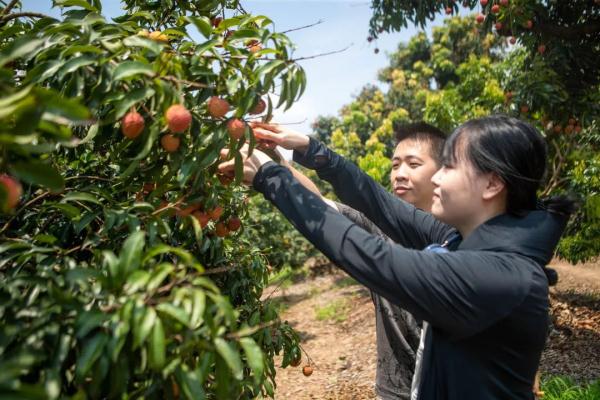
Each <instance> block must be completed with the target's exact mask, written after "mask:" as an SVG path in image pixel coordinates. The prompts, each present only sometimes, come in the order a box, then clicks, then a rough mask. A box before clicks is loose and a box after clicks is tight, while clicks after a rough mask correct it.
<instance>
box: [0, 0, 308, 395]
mask: <svg viewBox="0 0 600 400" xmlns="http://www.w3.org/2000/svg"><path fill="white" fill-rule="evenodd" d="M0 4H1V5H2V8H1V9H0V172H1V173H2V175H1V177H0V178H1V179H0V204H1V205H2V214H1V216H0V235H1V244H0V315H2V324H1V326H0V369H1V370H2V374H1V376H0V392H2V395H3V396H8V397H12V398H40V399H55V398H59V397H61V398H62V397H74V398H125V397H126V398H139V397H144V398H156V399H169V398H181V397H183V398H193V399H202V398H221V399H232V398H254V397H257V396H259V395H261V394H263V395H270V396H273V391H274V388H273V386H274V375H275V368H274V362H273V357H274V356H275V354H278V353H281V352H282V351H283V353H284V357H283V365H284V366H286V365H288V364H289V363H290V362H292V361H296V360H298V359H299V357H300V352H299V348H298V337H297V336H296V334H295V333H294V332H293V330H292V329H291V328H290V327H289V325H287V323H281V322H280V321H279V319H278V316H277V313H276V309H275V307H274V306H273V305H271V304H269V303H268V302H267V303H264V302H262V301H261V300H260V298H261V294H262V291H263V288H264V287H265V285H266V282H267V268H266V263H265V259H264V256H263V255H262V253H261V252H260V251H259V249H258V248H257V247H256V246H255V244H254V243H252V242H250V241H249V240H246V239H244V238H243V237H241V236H240V235H239V233H238V232H239V231H241V230H243V229H244V228H243V223H244V222H243V221H245V220H246V216H247V211H246V201H247V193H246V191H245V190H244V189H242V188H240V187H238V186H237V185H235V184H231V179H232V177H223V176H217V175H216V174H215V171H216V164H217V163H218V161H219V152H220V150H221V149H222V148H223V147H224V146H229V147H230V148H232V149H233V151H232V152H231V155H230V156H231V157H235V158H236V161H238V168H237V170H236V175H237V177H236V178H237V179H238V180H239V179H240V177H241V163H240V162H239V161H241V156H240V154H239V151H238V149H239V148H240V147H241V146H242V144H244V143H245V142H249V143H250V145H251V146H253V145H254V144H255V143H254V138H253V135H252V132H251V130H250V129H248V128H247V126H246V122H245V121H246V120H247V119H248V118H258V117H259V116H261V115H264V116H266V117H268V115H270V114H271V112H272V109H273V107H275V106H281V107H284V108H287V107H289V106H291V104H292V103H293V102H294V101H295V100H296V99H297V98H298V96H299V95H301V93H302V91H303V89H304V86H305V76H304V72H303V70H302V69H301V68H300V67H299V66H298V64H297V63H296V62H295V60H293V59H291V58H290V56H289V54H290V50H291V43H290V41H289V39H288V38H287V37H286V36H285V35H283V34H281V33H277V32H274V31H273V30H272V22H271V21H270V20H269V18H267V17H265V16H254V15H249V14H247V13H246V12H245V11H244V10H243V9H242V7H241V6H240V5H239V2H238V1H225V0H215V1H208V2H207V1H204V0H202V1H164V2H147V1H138V0H126V1H123V7H124V10H125V13H124V15H122V16H120V17H118V18H115V19H113V21H108V20H106V18H104V17H103V16H102V4H101V2H100V1H99V0H89V1H84V0H55V1H54V5H55V6H57V7H61V9H62V16H61V18H59V19H55V18H51V17H47V16H44V15H41V14H38V13H31V12H27V11H26V10H21V9H20V8H19V7H20V6H19V2H18V1H10V2H6V1H2V2H0ZM192 32H197V33H198V34H199V35H200V37H201V38H202V39H201V40H200V41H198V42H197V41H195V40H194V39H193V38H192V37H191V36H190V33H192ZM276 87H277V88H278V89H277V93H278V94H279V95H280V101H279V103H278V104H272V103H271V100H270V96H269V94H271V93H274V92H275V88H276Z"/></svg>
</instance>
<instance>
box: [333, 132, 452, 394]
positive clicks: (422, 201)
mask: <svg viewBox="0 0 600 400" xmlns="http://www.w3.org/2000/svg"><path fill="white" fill-rule="evenodd" d="M394 131H395V135H396V143H397V144H396V148H395V150H394V155H393V156H392V171H391V173H390V181H391V188H392V191H393V193H394V194H395V195H396V196H398V197H399V198H401V199H403V200H405V201H406V202H408V203H411V204H412V205H414V206H415V207H417V208H420V209H422V210H424V211H427V212H430V211H431V204H432V201H433V189H434V185H433V183H432V182H431V177H432V176H433V174H434V173H435V172H436V171H437V170H438V169H439V168H440V157H441V152H442V148H443V146H444V141H445V138H446V135H445V134H444V132H442V131H441V130H439V129H437V128H435V127H434V126H431V125H429V124H426V123H423V122H421V123H415V124H410V125H404V126H397V127H394ZM336 205H337V208H338V210H339V211H340V213H342V214H343V215H345V216H346V217H348V218H349V219H351V220H352V221H354V222H355V223H357V224H359V225H361V226H362V227H363V228H365V229H366V230H368V231H370V232H371V233H376V234H378V235H380V236H385V235H384V234H383V232H381V231H380V230H379V228H378V227H377V226H375V224H374V223H373V222H371V221H369V220H368V219H367V218H366V217H364V215H362V214H361V213H359V212H358V211H356V210H354V209H352V208H350V207H348V206H346V205H343V204H339V203H338V204H336ZM388 240H390V239H388ZM371 298H372V299H373V304H374V305H375V319H376V324H375V331H376V337H377V372H376V379H375V392H376V393H377V396H378V398H379V399H381V400H392V399H394V400H395V399H402V400H404V399H409V398H410V389H411V381H412V377H413V374H414V371H415V361H416V354H417V349H418V347H419V339H420V335H421V321H417V320H416V319H415V318H414V317H413V316H412V315H411V314H410V313H409V312H408V311H405V310H403V309H402V308H400V307H398V306H396V305H394V304H392V303H390V302H389V301H388V300H386V299H384V298H383V297H381V296H379V295H378V294H376V293H374V292H371Z"/></svg>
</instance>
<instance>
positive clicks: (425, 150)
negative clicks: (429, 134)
mask: <svg viewBox="0 0 600 400" xmlns="http://www.w3.org/2000/svg"><path fill="white" fill-rule="evenodd" d="M437 169H438V165H437V164H436V162H435V160H434V158H433V157H432V156H431V146H430V144H429V143H428V142H426V141H421V140H414V139H405V140H403V141H401V142H400V143H398V145H397V146H396V150H395V151H394V156H393V158H392V172H391V174H390V179H391V182H392V191H393V193H394V194H395V195H396V196H398V197H400V198H401V199H402V200H405V201H407V202H409V203H411V204H413V205H414V206H415V207H417V208H420V209H422V210H425V211H431V202H432V198H433V189H434V185H433V183H432V182H431V177H432V176H433V174H434V173H435V172H436V171H437Z"/></svg>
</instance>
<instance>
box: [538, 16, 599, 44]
mask: <svg viewBox="0 0 600 400" xmlns="http://www.w3.org/2000/svg"><path fill="white" fill-rule="evenodd" d="M534 31H536V32H539V33H541V34H542V35H546V36H553V37H557V38H561V39H566V40H578V39H581V37H582V36H588V35H593V34H595V33H600V20H590V21H587V22H586V23H583V24H579V25H573V26H560V25H554V24H550V23H545V22H541V23H539V24H538V25H534Z"/></svg>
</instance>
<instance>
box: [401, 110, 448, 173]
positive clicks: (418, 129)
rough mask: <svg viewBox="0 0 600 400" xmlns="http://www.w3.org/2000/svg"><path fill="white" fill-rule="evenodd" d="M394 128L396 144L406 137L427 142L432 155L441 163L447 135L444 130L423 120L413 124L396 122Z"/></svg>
mask: <svg viewBox="0 0 600 400" xmlns="http://www.w3.org/2000/svg"><path fill="white" fill-rule="evenodd" d="M393 128H394V135H395V137H396V145H398V143H400V142H402V141H403V140H406V139H412V140H417V141H423V142H427V143H428V144H429V149H430V151H431V157H432V158H433V159H434V160H435V162H436V163H437V164H438V165H440V164H441V161H442V150H443V149H444V142H445V141H446V137H447V135H446V133H444V131H442V130H441V129H438V128H436V127H435V126H433V125H430V124H428V123H426V122H422V121H421V122H415V123H412V124H402V123H394V125H393Z"/></svg>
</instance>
